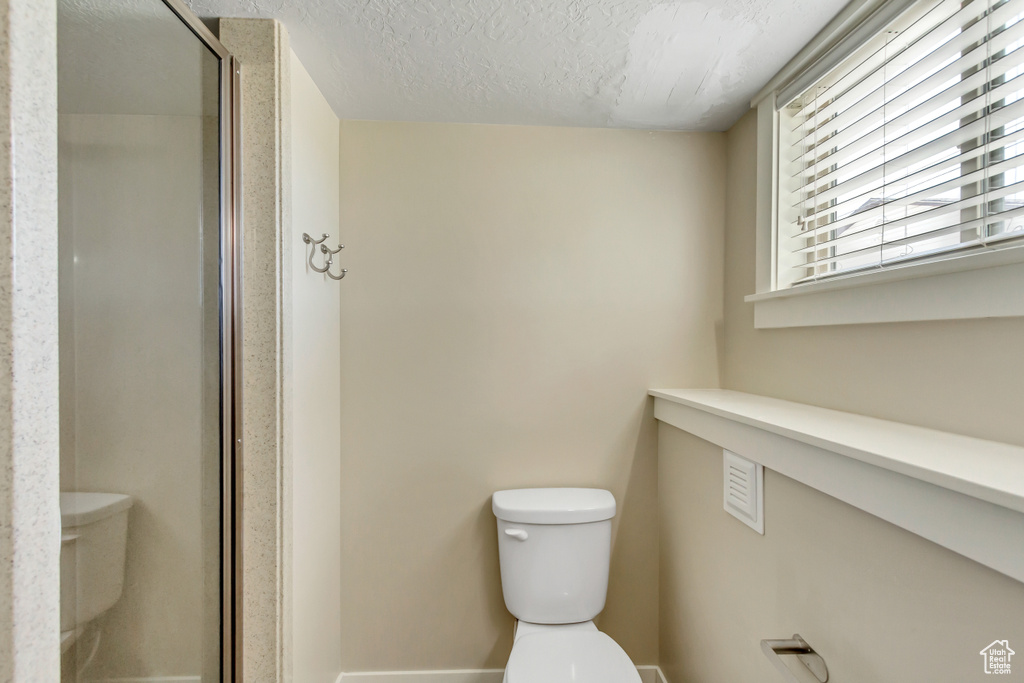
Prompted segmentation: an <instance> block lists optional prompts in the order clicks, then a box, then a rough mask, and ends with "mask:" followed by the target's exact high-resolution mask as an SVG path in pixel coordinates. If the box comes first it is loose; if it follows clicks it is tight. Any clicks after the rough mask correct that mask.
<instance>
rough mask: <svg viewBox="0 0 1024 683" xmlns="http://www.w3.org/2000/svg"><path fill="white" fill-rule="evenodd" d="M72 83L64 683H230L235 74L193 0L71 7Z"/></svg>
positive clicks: (63, 35) (66, 80) (68, 116)
mask: <svg viewBox="0 0 1024 683" xmlns="http://www.w3.org/2000/svg"><path fill="white" fill-rule="evenodd" d="M183 17H185V18H184V19H183ZM189 22H191V23H189ZM58 76H59V80H58V83H59V89H58V109H59V168H58V185H59V218H60V221H59V244H58V254H59V257H58V258H59V273H60V299H59V309H60V395H61V396H60V411H61V448H60V450H61V456H60V458H61V463H60V464H61V491H62V494H61V513H62V514H61V517H62V526H63V532H64V533H63V539H62V548H61V571H62V575H61V580H62V592H61V612H62V614H61V641H62V646H61V647H62V665H61V668H62V678H63V680H64V681H65V682H74V683H84V682H85V681H108V680H120V679H130V680H148V679H159V680H167V679H171V678H173V679H174V680H176V681H197V682H198V681H211V682H212V681H220V680H222V677H223V679H224V680H227V679H228V677H229V676H230V675H231V666H230V665H231V660H232V653H231V650H232V643H233V638H232V624H233V609H232V607H231V605H232V601H231V588H232V586H231V577H232V575H233V567H232V566H231V565H232V560H233V557H234V555H233V553H232V551H231V548H232V546H233V538H232V528H233V527H232V524H231V519H232V514H231V512H232V471H231V470H232V467H231V465H232V462H233V449H232V447H231V444H232V442H233V438H232V436H233V432H232V429H233V424H232V421H233V418H232V415H233V411H232V405H233V401H232V389H233V374H232V366H233V356H232V351H233V347H234V337H233V331H234V330H233V322H232V321H233V317H232V311H233V308H232V304H233V302H232V298H233V297H232V293H233V283H234V281H233V277H234V274H233V271H232V263H233V252H234V248H235V245H234V239H233V234H234V232H233V230H234V221H233V215H234V213H233V210H232V209H233V191H232V187H233V184H232V182H231V181H232V178H233V172H232V168H231V162H232V151H233V149H234V146H233V144H232V142H231V136H232V119H233V115H232V111H231V104H230V103H231V99H230V95H231V92H232V87H231V85H232V82H233V77H234V66H233V64H232V60H231V58H230V56H229V55H227V53H226V52H224V51H223V48H222V47H220V46H219V43H217V42H216V40H215V39H213V38H212V35H210V34H209V32H208V31H207V30H206V29H205V27H203V26H202V25H201V24H199V23H198V22H197V21H195V20H194V18H191V17H188V16H187V10H184V9H182V7H181V6H180V5H179V4H178V3H177V2H176V1H175V0H169V2H167V3H165V2H161V1H160V0H146V1H143V2H139V1H138V0H105V1H104V2H102V3H95V2H83V1H82V0H59V1H58Z"/></svg>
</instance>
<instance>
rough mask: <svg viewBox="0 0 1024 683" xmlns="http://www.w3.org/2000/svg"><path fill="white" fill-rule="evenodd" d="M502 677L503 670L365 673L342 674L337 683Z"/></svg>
mask: <svg viewBox="0 0 1024 683" xmlns="http://www.w3.org/2000/svg"><path fill="white" fill-rule="evenodd" d="M504 676H505V670H504V669H448V670H439V671H367V672H362V673H349V674H346V673H343V674H341V675H340V676H338V681H337V683H501V679H502V678H504Z"/></svg>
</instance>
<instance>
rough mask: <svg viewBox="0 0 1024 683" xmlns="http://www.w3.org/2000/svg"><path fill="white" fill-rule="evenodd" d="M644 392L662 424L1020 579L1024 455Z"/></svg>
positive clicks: (742, 400) (831, 417)
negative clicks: (649, 397)
mask: <svg viewBox="0 0 1024 683" xmlns="http://www.w3.org/2000/svg"><path fill="white" fill-rule="evenodd" d="M650 394H651V396H653V397H654V398H655V403H654V416H655V417H656V418H657V419H659V420H661V421H662V422H665V423H666V424H669V425H672V426H673V427H677V428H679V429H682V430H683V431H686V432H690V433H691V434H694V435H696V436H698V437H700V438H702V439H705V440H707V441H710V442H712V443H715V444H717V445H719V446H721V447H723V448H727V449H729V450H731V451H734V452H736V453H738V454H740V455H742V456H744V457H746V458H749V459H751V460H754V461H755V462H759V463H761V464H762V465H764V466H765V467H767V468H769V469H771V470H775V471H776V472H778V473H780V474H783V475H785V476H787V477H790V478H792V479H795V480H797V481H799V482H801V483H804V484H806V485H808V486H811V487H812V488H815V489H817V490H819V491H822V492H823V493H826V494H828V495H830V496H833V497H835V498H838V499H839V500H842V501H844V502H846V503H849V504H850V505H853V506H855V507H857V508H860V509H861V510H864V511H865V512H869V513H871V514H873V515H875V516H877V517H880V518H882V519H884V520H886V521H888V522H891V523H893V524H896V525H897V526H900V527H902V528H904V529H907V530H908V531H911V532H913V533H916V534H918V535H920V536H922V537H924V538H927V539H928V540H930V541H933V542H935V543H938V544H939V545H941V546H943V547H946V548H949V549H950V550H953V551H955V552H958V553H960V554H962V555H965V556H967V557H969V558H971V559H973V560H975V561H976V562H979V563H981V564H983V565H985V566H988V567H991V568H992V569H995V570H997V571H999V572H1002V573H1003V574H1006V575H1008V576H1011V577H1013V578H1015V579H1017V580H1018V581H1024V448H1021V447H1019V446H1012V445H1009V444H1005V443H998V442H994V441H986V440H984V439H976V438H972V437H967V436H962V435H959V434H951V433H948V432H940V431H937V430H933V429H925V428H923V427H915V426H912V425H906V424H902V423H898V422H891V421H888V420H880V419H877V418H871V417H865V416H863V415H855V414H852V413H844V412H842V411H838V410H828V409H825V408H818V407H815V406H809V405H805V404H801V403H794V402H791V401H783V400H781V399H775V398H769V397H765V396H757V395H754V394H745V393H742V392H737V391H728V390H724V389H654V390H651V391H650ZM768 495H770V494H768ZM768 524H769V525H770V524H771V520H768Z"/></svg>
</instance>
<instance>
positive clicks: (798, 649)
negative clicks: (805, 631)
mask: <svg viewBox="0 0 1024 683" xmlns="http://www.w3.org/2000/svg"><path fill="white" fill-rule="evenodd" d="M761 651H762V652H764V656H765V657H767V658H768V660H769V661H771V663H772V664H773V665H774V666H775V668H776V669H778V671H779V673H780V674H782V675H783V676H785V678H786V680H787V681H789V682H790V683H800V682H799V681H798V680H797V678H796V676H794V675H793V672H792V671H790V670H789V667H787V666H786V665H785V664H784V663H783V661H782V655H795V656H796V658H797V659H799V660H800V662H801V663H802V664H803V665H804V666H806V667H807V668H808V669H810V671H811V673H812V674H814V677H815V678H817V679H818V680H819V681H821V683H826V682H827V681H828V667H827V666H825V660H824V659H822V658H821V655H819V654H818V653H817V652H815V651H814V648H813V647H811V646H810V645H808V644H807V641H806V640H804V639H803V638H801V637H800V634H799V633H794V634H793V637H792V638H790V639H788V640H762V641H761Z"/></svg>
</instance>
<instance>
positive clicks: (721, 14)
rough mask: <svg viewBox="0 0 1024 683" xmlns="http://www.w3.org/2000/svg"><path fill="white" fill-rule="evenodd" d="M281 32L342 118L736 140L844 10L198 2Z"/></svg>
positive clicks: (724, 3) (770, 3) (535, 2)
mask: <svg viewBox="0 0 1024 683" xmlns="http://www.w3.org/2000/svg"><path fill="white" fill-rule="evenodd" d="M187 2H188V4H189V5H190V6H191V8H192V10H193V11H195V12H196V13H197V14H199V15H200V16H204V17H214V16H221V17H235V16H244V17H270V18H275V19H278V20H280V21H282V22H283V23H284V24H285V26H286V27H287V29H288V32H289V34H290V35H291V38H292V45H293V49H294V50H295V52H296V54H298V56H299V57H300V59H301V60H302V62H303V64H304V65H305V66H306V67H307V69H308V70H309V72H310V74H311V75H312V76H313V78H314V80H315V81H316V83H317V85H318V86H319V88H320V89H321V91H322V92H323V93H324V95H325V97H326V98H327V101H328V102H329V103H330V105H331V107H332V108H333V109H334V112H335V113H336V114H337V115H338V117H339V118H342V119H369V120H398V121H443V122H449V123H505V124H527V125H563V126H584V127H612V128H644V129H669V130H726V129H728V128H729V127H730V126H731V125H732V124H733V123H734V122H735V121H736V120H737V119H738V118H739V117H740V116H741V115H742V114H743V112H745V111H746V110H747V108H748V103H749V101H750V98H751V97H752V96H753V95H754V94H755V93H756V92H757V91H758V89H759V88H760V87H761V86H762V85H764V84H765V83H766V82H767V81H768V79H769V78H771V76H772V75H774V74H775V72H777V71H778V70H779V69H780V68H781V67H782V66H783V65H784V64H785V63H786V62H787V61H788V60H789V59H790V58H791V57H792V56H793V55H794V54H795V53H796V52H797V50H799V49H800V48H801V47H802V46H803V45H804V44H805V43H807V42H808V41H809V40H810V39H811V38H812V37H813V36H814V35H815V34H816V33H817V32H818V31H819V30H820V29H821V28H822V27H823V26H824V25H825V24H826V23H827V22H828V20H829V19H831V18H832V17H833V16H834V15H835V14H836V13H837V12H838V11H839V10H840V9H841V8H842V7H843V5H844V4H845V3H846V0H690V1H686V2H657V1H655V0H587V1H584V0H516V1H515V2H510V1H509V0H504V1H503V0H423V1H417V2H406V1H403V0H366V1H365V2H347V1H345V0H287V1H286V0H187Z"/></svg>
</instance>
